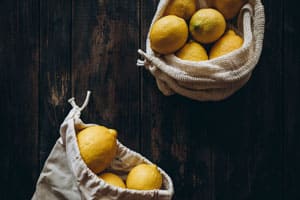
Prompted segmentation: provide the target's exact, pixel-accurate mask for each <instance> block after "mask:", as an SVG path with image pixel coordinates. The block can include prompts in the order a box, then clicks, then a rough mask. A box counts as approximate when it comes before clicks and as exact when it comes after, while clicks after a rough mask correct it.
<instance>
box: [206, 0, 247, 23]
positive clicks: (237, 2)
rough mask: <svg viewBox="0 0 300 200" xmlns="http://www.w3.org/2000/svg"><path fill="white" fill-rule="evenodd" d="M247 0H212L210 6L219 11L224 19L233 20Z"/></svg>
mask: <svg viewBox="0 0 300 200" xmlns="http://www.w3.org/2000/svg"><path fill="white" fill-rule="evenodd" d="M246 2H247V0H222V1H220V0H212V4H211V5H212V6H213V7H214V8H216V9H217V10H219V11H220V12H221V13H222V14H223V16H224V17H225V19H232V18H234V17H235V16H236V15H237V14H238V13H239V12H240V10H241V8H242V6H243V5H244V4H245V3H246Z"/></svg>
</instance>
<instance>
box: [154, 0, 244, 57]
mask: <svg viewBox="0 0 300 200" xmlns="http://www.w3.org/2000/svg"><path fill="white" fill-rule="evenodd" d="M207 2H208V4H209V6H210V7H209V8H201V9H198V10H197V3H196V0H171V1H170V3H169V5H168V6H167V8H166V10H165V12H164V15H163V17H161V18H160V19H158V20H157V21H156V22H155V23H154V24H153V26H152V28H151V30H150V34H149V38H150V45H151V48H152V49H153V50H154V51H155V52H157V53H160V54H171V53H175V55H176V56H177V57H179V58H181V59H183V60H190V61H204V60H208V59H213V58H216V57H220V56H222V55H225V54H227V53H229V52H232V51H233V50H236V49H238V48H240V47H241V46H242V44H243V39H242V38H241V37H240V36H239V35H238V34H237V33H236V32H235V31H234V30H232V29H228V30H227V31H226V20H230V19H232V18H234V17H235V16H236V15H237V14H238V12H239V11H240V9H241V7H242V6H243V5H244V4H245V3H246V1H245V0H222V1H220V0H210V1H207ZM208 44H210V45H208ZM208 47H209V49H210V50H209V53H207V49H208Z"/></svg>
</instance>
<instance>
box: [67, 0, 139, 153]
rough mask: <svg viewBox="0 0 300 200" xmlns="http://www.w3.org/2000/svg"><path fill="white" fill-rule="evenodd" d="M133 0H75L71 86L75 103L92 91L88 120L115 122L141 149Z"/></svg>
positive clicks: (130, 144)
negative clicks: (75, 99) (88, 91)
mask: <svg viewBox="0 0 300 200" xmlns="http://www.w3.org/2000/svg"><path fill="white" fill-rule="evenodd" d="M138 35H139V26H138V4H137V1H118V0H112V1H97V0H94V1H79V0H75V1H73V20H72V91H73V94H74V96H75V97H76V98H77V102H78V104H80V103H82V102H83V100H84V97H85V95H86V91H87V90H91V91H92V98H91V101H90V104H89V106H88V107H87V109H86V110H85V111H84V112H83V115H82V118H83V119H84V120H85V121H86V122H94V123H98V124H103V125H106V126H109V127H113V128H116V129H117V130H118V132H119V135H118V138H119V139H120V141H121V142H123V143H124V144H125V145H127V146H128V147H130V148H133V149H135V150H137V149H139V130H140V127H139V112H140V103H139V102H140V88H139V71H138V68H137V67H136V66H135V63H136V59H137V55H136V50H137V48H138V43H139V39H138Z"/></svg>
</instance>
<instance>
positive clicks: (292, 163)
mask: <svg viewBox="0 0 300 200" xmlns="http://www.w3.org/2000/svg"><path fill="white" fill-rule="evenodd" d="M158 2H159V0H138V1H118V0H111V1H105V0H88V1H87V0H85V1H84V0H73V1H72V0H65V1H59V0H51V1H47V0H40V1H37V0H27V1H22V0H2V1H0V25H1V31H0V94H2V96H1V98H0V127H1V130H2V131H1V132H2V133H1V140H0V153H1V156H2V159H1V162H0V172H1V175H0V177H1V180H0V185H1V187H0V188H1V189H0V199H1V200H2V199H18V200H20V199H30V198H31V196H32V194H33V192H34V188H35V183H36V181H37V178H38V176H39V173H40V170H41V169H42V167H43V164H44V162H45V160H46V159H47V157H48V155H49V153H50V151H51V149H52V147H53V145H54V143H55V141H56V140H57V138H58V137H59V133H58V129H59V126H60V123H61V122H62V120H63V119H64V117H65V115H66V114H67V113H68V111H69V109H70V106H69V105H68V103H67V99H68V98H69V97H71V96H75V97H76V100H77V101H78V103H81V102H82V101H83V100H84V97H85V94H86V90H91V91H92V98H91V101H90V103H89V105H88V107H87V109H86V110H85V111H84V112H83V113H82V118H83V120H84V121H86V122H94V123H99V124H104V125H107V126H110V127H114V128H116V129H118V131H119V139H120V141H121V142H122V143H123V144H125V145H126V146H128V147H129V148H131V149H133V150H136V151H138V152H140V153H142V154H143V155H145V156H146V157H148V158H149V159H150V160H152V161H153V162H155V163H157V164H158V165H159V166H161V167H162V168H163V169H165V170H166V171H167V172H168V174H169V175H170V176H171V177H172V179H173V182H174V186H175V195H174V199H175V200H198V199H199V200H202V199H203V200H250V199H251V200H252V199H253V200H260V199H261V200H265V199H272V200H298V199H300V193H299V187H300V184H299V179H300V173H299V168H300V145H299V143H300V135H299V132H300V92H299V91H300V78H299V75H300V48H299V42H300V41H299V34H300V30H299V26H298V22H299V19H300V13H299V11H298V8H297V1H296V0H291V1H283V0H278V1H271V0H263V4H264V5H265V12H266V29H265V40H264V49H263V52H262V56H261V59H260V61H259V63H258V65H257V68H256V69H255V71H254V73H253V77H252V78H251V80H250V81H249V82H248V84H247V85H246V86H245V87H243V88H242V89H241V90H240V91H238V92H237V93H236V94H234V95H233V96H232V97H230V98H228V99H227V100H224V101H221V102H196V101H192V100H189V99H186V98H183V97H181V96H178V95H174V96H171V97H165V96H163V95H162V94H161V93H160V92H159V90H158V89H157V86H156V83H155V80H154V79H153V77H152V76H151V75H150V74H149V72H148V71H147V70H145V69H143V68H140V67H137V66H136V65H135V63H136V59H137V58H138V55H137V53H136V51H137V49H138V48H142V49H145V39H146V34H147V31H148V28H149V25H150V23H151V20H152V17H153V14H154V12H155V9H156V6H157V4H158Z"/></svg>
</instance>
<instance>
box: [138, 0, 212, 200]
mask: <svg viewBox="0 0 300 200" xmlns="http://www.w3.org/2000/svg"><path fill="white" fill-rule="evenodd" d="M157 3H158V1H141V47H142V48H143V49H145V41H146V36H147V32H148V31H149V26H150V23H151V21H152V17H153V15H154V12H155V10H156V6H157ZM141 84H142V87H141V91H142V101H141V102H142V104H141V108H142V112H141V113H142V117H141V127H142V136H141V146H142V149H141V152H142V153H143V154H145V155H146V156H147V157H149V158H150V159H151V160H152V161H154V162H155V163H157V164H158V165H159V166H160V167H162V168H163V169H164V170H166V172H167V173H168V174H169V175H170V176H171V177H172V179H173V181H174V187H175V190H176V194H175V196H174V199H180V200H181V199H204V200H206V199H211V197H212V184H213V182H212V180H213V179H212V177H213V174H212V166H211V145H210V142H209V137H208V132H207V124H206V114H205V113H207V112H209V110H208V109H207V107H206V105H207V104H206V103H199V102H195V101H191V100H188V99H185V98H183V97H180V96H177V95H175V96H170V97H165V96H163V95H162V94H161V93H160V91H159V90H158V88H157V86H156V83H155V80H154V78H153V77H152V76H151V75H150V74H149V72H148V71H146V70H143V73H142V83H141Z"/></svg>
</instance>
